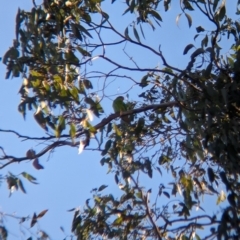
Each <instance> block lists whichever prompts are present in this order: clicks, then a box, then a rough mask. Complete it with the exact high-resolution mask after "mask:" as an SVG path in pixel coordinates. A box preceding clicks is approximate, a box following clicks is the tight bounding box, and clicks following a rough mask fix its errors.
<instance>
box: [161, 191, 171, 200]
mask: <svg viewBox="0 0 240 240" xmlns="http://www.w3.org/2000/svg"><path fill="white" fill-rule="evenodd" d="M162 193H163V194H164V195H165V196H166V197H167V198H170V194H169V193H168V192H165V191H163V192H162Z"/></svg>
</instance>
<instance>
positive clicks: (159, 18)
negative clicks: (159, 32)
mask: <svg viewBox="0 0 240 240" xmlns="http://www.w3.org/2000/svg"><path fill="white" fill-rule="evenodd" d="M149 13H150V14H151V15H152V16H153V17H154V18H156V19H157V20H159V21H160V22H162V18H161V16H160V15H159V13H158V12H156V11H154V10H150V11H149Z"/></svg>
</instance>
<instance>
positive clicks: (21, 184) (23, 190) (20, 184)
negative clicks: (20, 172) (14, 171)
mask: <svg viewBox="0 0 240 240" xmlns="http://www.w3.org/2000/svg"><path fill="white" fill-rule="evenodd" d="M17 184H18V186H19V188H20V189H21V190H22V192H23V193H27V192H26V190H25V188H24V186H23V183H22V181H21V179H18V180H17Z"/></svg>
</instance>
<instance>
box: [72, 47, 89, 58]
mask: <svg viewBox="0 0 240 240" xmlns="http://www.w3.org/2000/svg"><path fill="white" fill-rule="evenodd" d="M76 49H77V50H78V51H79V52H80V53H81V54H82V55H83V56H84V57H91V54H90V53H89V52H88V51H86V50H84V49H83V48H81V47H79V46H77V47H76Z"/></svg>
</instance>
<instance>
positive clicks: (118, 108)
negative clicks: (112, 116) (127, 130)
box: [112, 96, 131, 123]
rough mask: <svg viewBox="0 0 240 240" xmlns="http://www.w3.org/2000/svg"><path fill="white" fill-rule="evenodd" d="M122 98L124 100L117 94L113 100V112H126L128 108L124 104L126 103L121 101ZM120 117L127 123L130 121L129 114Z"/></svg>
mask: <svg viewBox="0 0 240 240" xmlns="http://www.w3.org/2000/svg"><path fill="white" fill-rule="evenodd" d="M123 100H124V97H123V96H119V97H117V98H116V99H115V100H114V101H113V105H112V106H113V109H114V112H115V113H117V112H120V114H121V113H122V112H126V111H127V110H128V108H127V105H126V103H124V102H123ZM121 119H122V120H123V121H124V122H127V123H130V122H131V120H130V118H129V116H122V117H121Z"/></svg>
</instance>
